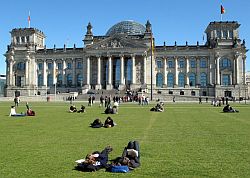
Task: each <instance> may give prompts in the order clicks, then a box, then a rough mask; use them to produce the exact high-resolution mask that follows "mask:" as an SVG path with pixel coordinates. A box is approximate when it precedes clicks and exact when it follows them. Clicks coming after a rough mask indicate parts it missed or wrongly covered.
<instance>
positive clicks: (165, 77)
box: [163, 57, 168, 87]
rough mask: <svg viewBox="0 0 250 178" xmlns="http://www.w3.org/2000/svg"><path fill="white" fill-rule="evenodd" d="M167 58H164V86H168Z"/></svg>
mask: <svg viewBox="0 0 250 178" xmlns="http://www.w3.org/2000/svg"><path fill="white" fill-rule="evenodd" d="M167 83H168V81H167V59H166V58H165V57H164V58H163V86H164V87H167Z"/></svg>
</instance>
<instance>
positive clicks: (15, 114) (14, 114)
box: [9, 106, 25, 117]
mask: <svg viewBox="0 0 250 178" xmlns="http://www.w3.org/2000/svg"><path fill="white" fill-rule="evenodd" d="M9 116H15V117H17V116H25V113H24V114H23V113H20V114H19V113H16V107H15V106H11V108H10V114H9Z"/></svg>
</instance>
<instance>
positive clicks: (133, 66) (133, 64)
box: [132, 55, 136, 84]
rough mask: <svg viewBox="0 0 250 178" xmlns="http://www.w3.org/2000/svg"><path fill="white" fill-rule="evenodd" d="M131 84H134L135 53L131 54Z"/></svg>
mask: <svg viewBox="0 0 250 178" xmlns="http://www.w3.org/2000/svg"><path fill="white" fill-rule="evenodd" d="M132 84H136V69H135V55H133V56H132Z"/></svg>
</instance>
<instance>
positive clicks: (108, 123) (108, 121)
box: [104, 117, 115, 128]
mask: <svg viewBox="0 0 250 178" xmlns="http://www.w3.org/2000/svg"><path fill="white" fill-rule="evenodd" d="M114 126H115V124H114V121H113V119H111V117H107V119H106V120H105V122H104V127H105V128H110V127H114Z"/></svg>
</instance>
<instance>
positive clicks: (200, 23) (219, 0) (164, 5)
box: [0, 0, 250, 74]
mask: <svg viewBox="0 0 250 178" xmlns="http://www.w3.org/2000/svg"><path fill="white" fill-rule="evenodd" d="M221 4H222V5H223V7H224V8H225V14H223V21H238V22H239V23H240V24H241V26H240V38H241V39H242V40H243V39H245V41H246V47H247V49H249V47H250V23H249V22H250V21H249V19H250V0H71V1H66V0H65V1H63V0H43V1H34V0H22V1H21V0H11V1H1V2H0V54H1V55H0V74H5V72H6V63H5V56H4V55H3V54H5V52H6V50H7V45H8V44H10V33H9V32H10V31H11V30H12V29H13V28H25V27H28V16H29V11H30V18H31V21H30V22H31V27H33V28H37V29H39V30H41V31H42V32H43V33H44V34H45V35H46V41H45V44H46V46H47V48H53V46H54V44H55V45H56V47H58V48H61V47H63V45H64V44H66V45H67V47H73V45H74V44H76V47H83V42H82V40H83V38H84V35H85V34H86V26H87V24H88V23H89V22H91V24H92V26H93V34H94V35H105V34H106V32H107V31H108V29H109V28H110V27H112V26H113V25H115V24H116V23H118V22H120V21H124V20H134V21H136V22H138V23H141V24H143V25H145V24H146V22H147V20H149V21H150V22H151V24H152V30H153V34H154V37H155V41H156V45H163V43H164V41H165V42H166V45H174V42H175V41H176V42H177V45H184V44H185V43H186V41H187V42H188V44H190V45H195V44H196V42H197V41H199V42H200V44H203V35H204V31H205V29H206V27H207V26H208V24H209V23H210V22H212V21H220V20H221V16H220V5H221ZM247 56H249V52H248V53H247ZM246 69H247V70H248V71H250V58H249V57H247V66H246Z"/></svg>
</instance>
